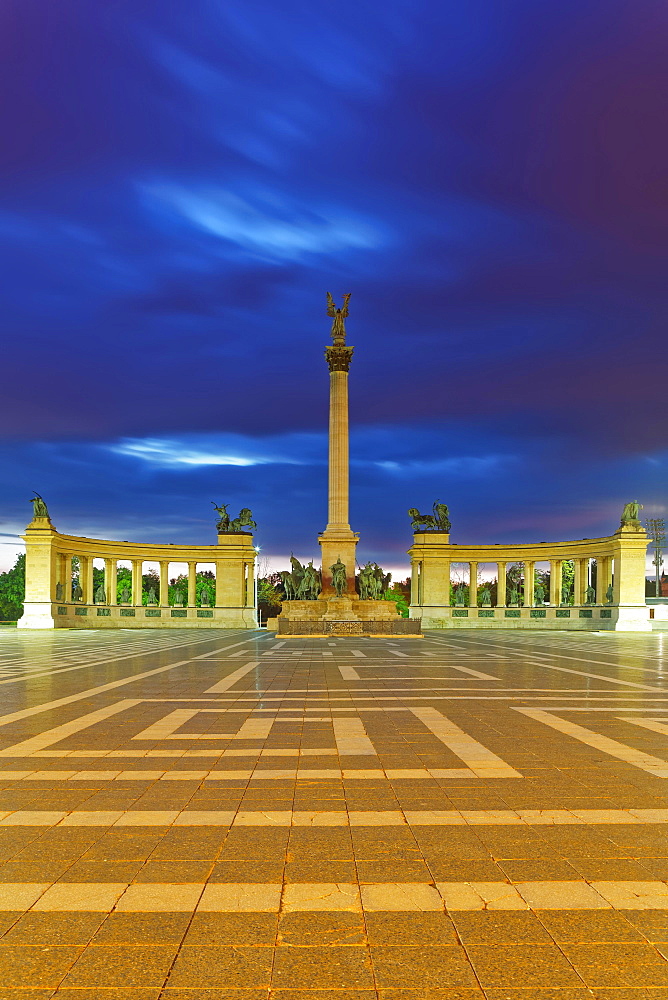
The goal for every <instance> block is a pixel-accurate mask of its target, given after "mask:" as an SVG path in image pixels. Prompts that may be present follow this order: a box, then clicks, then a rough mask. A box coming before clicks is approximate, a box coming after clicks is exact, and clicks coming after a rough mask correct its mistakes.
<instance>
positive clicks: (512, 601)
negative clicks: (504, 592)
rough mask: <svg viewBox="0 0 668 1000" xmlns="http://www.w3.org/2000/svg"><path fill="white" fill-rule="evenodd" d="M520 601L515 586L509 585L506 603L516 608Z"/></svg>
mask: <svg viewBox="0 0 668 1000" xmlns="http://www.w3.org/2000/svg"><path fill="white" fill-rule="evenodd" d="M519 603H520V594H519V591H518V590H517V588H516V587H511V588H510V592H509V594H508V604H509V605H510V607H511V608H516V607H517V605H518V604H519Z"/></svg>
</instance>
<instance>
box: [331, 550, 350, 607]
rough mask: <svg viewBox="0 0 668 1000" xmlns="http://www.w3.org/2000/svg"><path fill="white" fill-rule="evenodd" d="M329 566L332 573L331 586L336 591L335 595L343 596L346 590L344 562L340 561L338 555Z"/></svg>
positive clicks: (346, 579) (346, 578) (346, 580)
mask: <svg viewBox="0 0 668 1000" xmlns="http://www.w3.org/2000/svg"><path fill="white" fill-rule="evenodd" d="M329 568H330V570H331V573H332V586H333V587H334V590H335V591H336V596H337V597H344V596H345V595H346V593H347V592H348V576H347V574H346V567H345V565H344V563H342V562H341V556H339V557H338V558H337V560H336V562H335V563H334V564H333V565H332V566H330V567H329Z"/></svg>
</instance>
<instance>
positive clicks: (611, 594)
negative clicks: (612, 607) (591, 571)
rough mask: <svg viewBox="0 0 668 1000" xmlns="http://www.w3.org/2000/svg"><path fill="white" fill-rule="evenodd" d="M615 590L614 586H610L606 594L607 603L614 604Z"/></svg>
mask: <svg viewBox="0 0 668 1000" xmlns="http://www.w3.org/2000/svg"><path fill="white" fill-rule="evenodd" d="M612 596H613V589H612V584H609V585H608V589H607V590H606V592H605V603H606V604H612Z"/></svg>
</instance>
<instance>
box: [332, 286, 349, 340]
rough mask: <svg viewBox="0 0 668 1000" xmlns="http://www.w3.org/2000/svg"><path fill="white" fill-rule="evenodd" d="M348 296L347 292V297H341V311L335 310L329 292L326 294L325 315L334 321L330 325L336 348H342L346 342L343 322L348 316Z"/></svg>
mask: <svg viewBox="0 0 668 1000" xmlns="http://www.w3.org/2000/svg"><path fill="white" fill-rule="evenodd" d="M350 294H351V293H350V292H348V294H347V295H344V296H343V306H342V307H341V309H337V307H336V305H335V304H334V299H333V298H332V296H331V294H330V292H327V315H328V316H331V317H332V319H333V320H334V322H333V323H332V340H333V341H334V343H335V344H336V345H337V346H343V345H344V344H345V342H346V324H345V322H344V321H345V319H346V317H347V315H348V302H349V301H350Z"/></svg>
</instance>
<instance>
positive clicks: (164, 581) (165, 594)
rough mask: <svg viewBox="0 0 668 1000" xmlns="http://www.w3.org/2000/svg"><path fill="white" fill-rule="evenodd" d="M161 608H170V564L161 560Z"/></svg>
mask: <svg viewBox="0 0 668 1000" xmlns="http://www.w3.org/2000/svg"><path fill="white" fill-rule="evenodd" d="M160 606H161V607H162V608H166V607H168V606H169V563H168V562H167V560H166V559H161V560H160Z"/></svg>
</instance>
